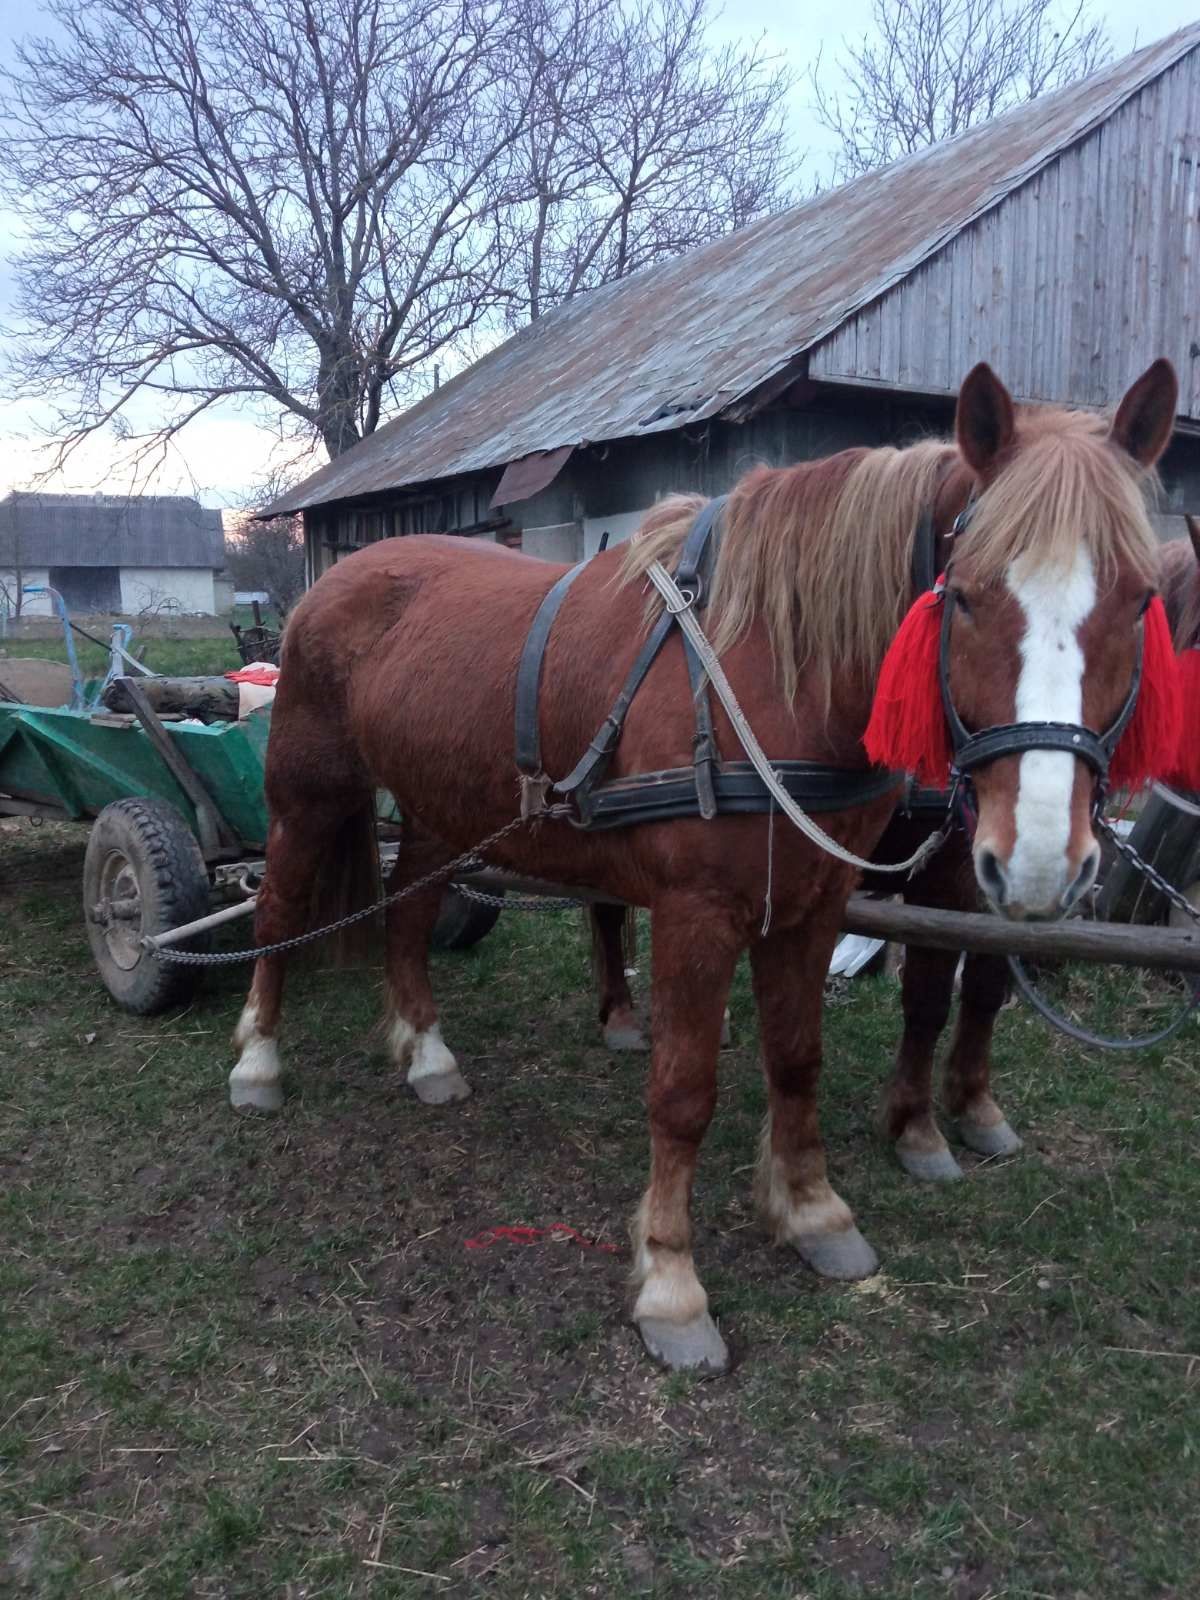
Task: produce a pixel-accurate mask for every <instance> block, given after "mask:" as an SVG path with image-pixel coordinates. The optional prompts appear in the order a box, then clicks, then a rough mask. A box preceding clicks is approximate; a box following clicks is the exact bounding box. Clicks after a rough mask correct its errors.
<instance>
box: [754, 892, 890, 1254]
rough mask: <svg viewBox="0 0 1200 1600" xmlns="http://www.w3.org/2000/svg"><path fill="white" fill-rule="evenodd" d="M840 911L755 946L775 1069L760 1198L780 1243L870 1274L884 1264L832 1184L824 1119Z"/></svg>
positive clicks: (759, 996)
mask: <svg viewBox="0 0 1200 1600" xmlns="http://www.w3.org/2000/svg"><path fill="white" fill-rule="evenodd" d="M841 912H842V904H841V902H840V901H838V902H837V905H836V914H834V915H830V914H829V913H824V914H820V913H819V914H818V916H817V918H815V919H813V920H810V921H809V922H808V923H806V924H803V925H802V926H800V927H798V928H794V929H787V930H785V931H782V932H780V933H775V934H771V935H769V936H768V937H767V938H765V939H760V940H759V941H758V942H757V943H756V944H754V945H752V946H751V949H750V965H751V972H752V975H753V979H754V997H755V1000H756V1001H757V1004H758V1013H759V1018H760V1021H761V1026H762V1053H763V1065H764V1068H765V1070H766V1075H767V1086H768V1104H769V1109H768V1113H767V1123H766V1126H765V1127H764V1129H763V1137H762V1144H761V1147H760V1150H759V1160H758V1170H757V1176H756V1180H755V1197H756V1199H757V1201H758V1206H759V1210H760V1211H761V1213H762V1215H763V1219H764V1221H765V1222H766V1224H767V1226H768V1227H769V1228H770V1230H771V1232H772V1233H773V1235H774V1237H775V1239H776V1241H777V1242H778V1243H780V1244H790V1245H792V1246H793V1248H794V1249H796V1250H797V1251H798V1252H799V1254H800V1255H801V1257H802V1258H803V1259H804V1261H805V1262H806V1263H807V1264H808V1265H809V1266H810V1267H811V1268H812V1269H813V1271H814V1272H819V1273H820V1274H821V1275H822V1276H823V1277H826V1278H866V1277H868V1276H869V1275H870V1274H871V1273H872V1272H874V1271H875V1270H876V1268H877V1267H878V1265H879V1261H878V1258H877V1256H876V1254H875V1252H874V1250H872V1249H871V1246H870V1245H869V1244H868V1243H867V1241H866V1240H865V1239H864V1238H863V1236H862V1234H861V1233H859V1231H858V1229H857V1228H856V1227H855V1225H854V1218H853V1217H852V1215H851V1214H850V1208H849V1206H847V1205H846V1203H845V1201H844V1200H842V1199H841V1198H840V1197H839V1196H838V1195H837V1194H835V1192H834V1190H833V1189H832V1187H831V1186H830V1183H829V1180H828V1178H827V1176H826V1171H825V1149H824V1146H823V1145H822V1143H821V1133H820V1128H819V1126H818V1120H817V1085H818V1080H819V1078H820V1074H821V1003H822V998H823V991H824V982H825V974H826V972H827V971H828V969H829V958H830V956H831V955H832V954H833V946H834V943H835V941H836V939H837V935H838V923H839V922H840V920H841Z"/></svg>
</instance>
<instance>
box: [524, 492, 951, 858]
mask: <svg viewBox="0 0 1200 1600" xmlns="http://www.w3.org/2000/svg"><path fill="white" fill-rule="evenodd" d="M726 499H727V496H725V495H722V496H720V497H719V498H718V499H715V500H710V501H708V502H707V504H706V505H705V506H704V507H703V508H702V509H701V510H700V512H699V513H698V515H697V517H696V519H695V521H694V522H693V523H692V526H691V528H690V529H689V530H688V533H687V536H686V538H685V539H684V543H683V548H682V550H681V552H680V556H679V561H678V564H677V565H676V568H675V582H676V583H677V584H678V586H679V588H680V589H681V590H682V591H683V593H684V595H685V596H688V597H691V598H692V603H693V604H694V605H695V606H696V607H697V608H702V607H703V605H704V599H705V590H706V587H707V584H708V581H709V577H710V574H711V570H712V562H713V554H714V548H715V545H716V542H717V538H719V531H718V522H719V519H720V516H721V513H722V511H723V509H724V507H725V502H726ZM928 525H929V535H930V540H931V538H932V528H933V524H932V518H929V519H928ZM714 534H716V537H714ZM925 543H926V540H925V539H923V538H922V537H921V536H920V534H918V538H917V540H916V542H915V545H914V564H915V562H916V559H917V556H916V551H917V547H918V546H924V545H925ZM929 559H930V560H932V552H931V551H930V555H929ZM587 565H588V561H587V560H584V561H581V562H579V563H578V564H577V565H576V566H574V567H572V568H571V569H570V571H569V572H565V573H564V574H563V575H562V577H561V578H559V579H558V581H557V582H556V583H555V584H554V586H553V587H552V588H551V589H550V591H549V593H548V594H547V595H546V597H545V598H544V599H543V601H542V603H541V605H540V606H539V607H538V609H537V613H536V614H535V616H534V619H533V622H532V624H531V625H530V629H529V633H528V635H527V636H526V639H525V644H524V647H523V649H522V651H521V660H520V665H519V666H518V668H517V693H516V762H517V770H518V771H519V773H520V775H521V810H522V814H523V815H526V816H532V815H536V814H537V813H538V812H539V811H541V810H543V809H544V807H545V804H546V797H547V794H548V792H549V791H550V790H551V789H553V790H554V792H555V794H557V795H560V796H562V797H563V798H564V799H566V800H570V801H572V802H573V803H574V805H575V810H576V816H575V818H574V819H573V820H574V821H575V823H576V825H577V826H579V827H583V828H592V829H602V828H627V827H632V826H633V825H634V824H635V823H640V822H664V821H668V820H670V819H672V818H676V817H697V816H698V817H702V818H704V819H705V820H706V821H711V819H712V818H713V817H715V816H717V815H718V814H721V813H724V814H745V813H754V812H767V811H769V810H770V809H771V807H772V801H771V797H770V796H769V795H768V793H767V791H766V788H765V787H764V785H763V783H762V780H761V779H760V778H759V776H758V774H757V773H756V772H755V771H754V768H753V767H752V766H751V765H750V763H749V762H748V761H722V760H721V759H720V756H719V755H718V752H717V745H716V738H715V736H714V733H713V722H712V708H711V706H710V703H709V697H708V687H707V681H706V678H705V673H704V669H703V667H702V665H701V663H700V661H699V659H698V657H697V656H696V653H695V651H694V650H693V648H692V646H691V644H690V643H689V642H688V640H687V638H686V637H684V639H683V653H684V659H685V661H686V662H687V670H688V679H689V681H690V683H691V688H692V700H693V704H694V706H695V714H696V731H695V735H694V737H693V740H692V765H691V766H690V767H669V768H666V769H664V770H662V771H659V772H645V773H639V774H638V775H637V776H635V777H630V778H617V779H614V780H611V781H609V782H607V783H605V782H601V781H600V780H601V779H602V778H603V776H604V773H605V771H606V769H607V767H608V764H609V762H610V761H611V759H612V754H613V751H614V750H615V749H616V747H617V742H618V740H619V739H620V737H621V731H622V729H623V728H624V726H625V718H626V715H627V714H628V711H629V707H630V705H631V704H632V702H633V697H634V695H635V694H636V693H637V691H638V689H639V688H640V687H641V684H642V682H643V680H644V679H645V677H646V674H647V673H648V672H649V670H650V668H651V666H652V665H653V663H654V661H655V659H656V658H657V656H658V653H659V651H660V650H661V649H662V647H663V645H664V644H665V642H666V640H667V637H668V635H669V634H670V633H671V632H672V630H673V629H674V627H675V618H674V616H673V614H672V613H671V612H670V611H668V610H664V611H663V612H662V614H661V615H660V616H659V617H658V619H657V620H656V621H655V623H654V626H653V627H652V628H651V629H650V632H649V633H648V634H647V636H646V639H645V641H644V643H643V644H642V647H641V649H640V650H639V651H638V654H637V656H636V657H635V659H634V663H633V666H632V667H631V668H630V670H629V674H628V676H627V677H626V679H625V682H624V684H623V686H622V688H621V692H620V694H619V695H618V696H617V698H616V700H615V701H614V702H613V706H612V709H611V710H610V711H609V713H608V716H607V717H605V719H604V721H603V723H601V725H600V728H599V730H598V731H597V733H596V735H595V737H594V738H593V739H592V741H591V743H590V744H589V745H588V747H587V749H586V750H585V751H584V753H583V755H582V756H581V758H580V759H579V761H578V762H577V763H576V764H575V766H574V767H573V768H572V769H571V771H570V772H569V773H568V774H567V775H566V777H565V778H560V779H559V780H558V781H557V782H555V781H554V780H552V779H551V778H550V777H549V776H548V775H547V773H546V772H545V770H544V768H543V766H542V750H541V733H540V728H539V719H538V700H539V688H540V685H541V677H542V663H543V660H544V658H545V653H546V645H547V643H548V641H549V638H550V632H551V629H552V627H553V625H554V619H555V618H556V616H557V615H558V612H559V609H560V608H561V606H562V603H563V601H564V600H565V599H566V597H567V593H568V591H569V589H570V587H571V585H572V584H573V583H574V582H575V579H576V578H577V577H578V576H579V574H580V573H581V572H582V571H583V570H584V568H585V567H586V566H587ZM930 582H932V579H931V580H930ZM772 765H773V766H774V767H775V769H776V771H777V772H778V774H779V777H780V780H781V781H782V783H783V786H784V788H785V789H786V790H787V792H788V793H789V794H790V795H791V796H792V798H793V799H794V800H795V801H796V802H797V804H798V805H801V806H803V807H804V808H805V809H806V810H809V811H817V812H821V811H843V810H847V809H849V808H850V807H852V806H859V805H866V804H867V803H868V801H871V800H877V799H879V798H880V797H881V796H882V795H885V794H887V793H889V792H890V791H891V790H893V789H894V788H895V787H896V785H897V782H898V779H897V775H896V774H895V773H893V772H886V771H881V770H880V769H879V768H878V767H868V768H863V769H861V770H855V769H854V768H850V767H835V766H830V765H827V764H826V763H824V762H819V761H780V762H775V763H772Z"/></svg>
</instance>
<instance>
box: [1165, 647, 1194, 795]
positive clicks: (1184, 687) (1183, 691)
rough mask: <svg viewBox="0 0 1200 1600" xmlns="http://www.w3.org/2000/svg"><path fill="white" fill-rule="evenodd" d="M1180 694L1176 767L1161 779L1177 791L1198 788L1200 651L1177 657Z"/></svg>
mask: <svg viewBox="0 0 1200 1600" xmlns="http://www.w3.org/2000/svg"><path fill="white" fill-rule="evenodd" d="M1179 693H1180V700H1181V702H1182V706H1183V711H1182V714H1181V716H1180V719H1179V744H1178V745H1177V747H1176V751H1175V764H1174V766H1173V767H1172V768H1171V769H1170V771H1168V772H1167V773H1166V774H1165V775H1164V776H1165V777H1166V780H1167V782H1168V783H1173V784H1174V785H1175V786H1176V788H1179V789H1193V790H1195V789H1200V648H1197V647H1195V646H1193V648H1192V649H1190V650H1185V651H1184V652H1183V653H1182V655H1181V656H1180V657H1179Z"/></svg>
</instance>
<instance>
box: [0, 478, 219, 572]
mask: <svg viewBox="0 0 1200 1600" xmlns="http://www.w3.org/2000/svg"><path fill="white" fill-rule="evenodd" d="M14 559H15V560H18V561H19V562H20V563H21V564H22V565H23V566H27V567H223V566H224V565H225V536H224V532H223V529H222V525H221V513H220V512H219V511H208V510H205V508H204V507H203V506H202V505H201V504H200V502H199V501H198V500H192V499H189V498H188V497H187V496H186V495H99V494H97V495H86V494H32V493H26V492H23V491H17V492H14V493H13V494H10V495H8V496H7V497H6V498H5V499H4V500H3V501H0V568H3V567H4V566H6V565H9V566H11V565H12V563H13V561H14Z"/></svg>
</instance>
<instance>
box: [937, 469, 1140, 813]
mask: <svg viewBox="0 0 1200 1600" xmlns="http://www.w3.org/2000/svg"><path fill="white" fill-rule="evenodd" d="M973 506H974V501H973V500H972V501H969V502H968V503H967V506H966V507H965V509H964V510H963V511H962V512H960V513H959V515H958V517H957V518H956V519H955V522H954V527H953V529H952V531H951V538H953V537H955V536H956V535H958V534H960V533H961V532H962V531H963V529H964V528H965V527H966V526H967V523H968V521H969V519H970V514H971V511H972V509H973ZM950 570H951V569H950V565H949V564H948V565H947V568H946V572H945V574H944V576H943V577H942V578H941V579H940V580H939V582H938V584H937V587H936V589H935V593H937V594H939V595H940V597H941V605H942V629H941V641H940V645H939V649H938V684H939V687H940V690H941V696H942V710H943V712H944V713H945V717H946V724H947V727H948V728H949V730H950V748H951V750H952V751H953V757H954V759H953V764H952V767H951V781H952V785H953V786H956V787H958V789H959V791H960V793H961V792H962V791H963V790H965V789H969V787H970V780H971V776H972V774H973V773H975V772H977V771H978V770H979V768H980V767H986V766H989V765H990V764H991V763H992V762H993V761H998V760H999V759H1000V757H1001V756H1021V755H1025V754H1026V753H1027V752H1028V751H1030V750H1060V751H1063V752H1064V753H1065V754H1067V755H1071V756H1078V757H1079V759H1080V760H1081V761H1084V762H1086V763H1087V765H1088V766H1089V767H1090V768H1091V769H1092V774H1093V777H1094V779H1095V786H1094V793H1093V797H1092V809H1093V812H1096V811H1098V810H1099V809H1100V807H1101V805H1102V804H1103V802H1104V799H1105V796H1106V795H1107V792H1108V769H1109V766H1110V764H1111V762H1112V758H1113V752H1114V750H1115V749H1116V747H1117V741H1118V740H1119V739H1120V737H1121V735H1122V734H1123V733H1124V732H1125V729H1126V728H1127V727H1128V726H1129V720H1130V718H1131V717H1132V716H1133V713H1134V710H1135V708H1136V706H1137V697H1138V690H1139V689H1140V688H1141V683H1142V648H1143V641H1144V636H1145V628H1144V625H1143V624H1142V623H1141V622H1140V621H1139V625H1138V639H1137V655H1136V657H1135V659H1134V663H1133V675H1132V678H1131V680H1130V684H1129V692H1128V694H1127V695H1126V696H1125V700H1124V703H1123V704H1122V706H1121V709H1120V711H1118V712H1117V715H1116V716H1115V717H1114V719H1113V721H1112V722H1111V723H1110V724H1109V726H1108V727H1107V728H1106V729H1105V730H1104V732H1103V733H1096V732H1095V730H1094V729H1092V728H1088V727H1085V726H1084V725H1083V724H1082V723H1078V722H1051V721H1028V722H1002V723H996V724H994V725H993V726H992V727H990V728H981V729H980V730H979V731H978V732H977V733H972V732H971V731H970V729H969V728H968V727H967V726H966V724H965V723H964V722H963V720H962V718H961V717H960V716H959V714H958V709H957V707H956V706H955V704H954V696H953V694H952V692H951V689H950V636H951V630H952V628H953V626H954V609H955V606H954V597H953V593H952V591H951V590H950V588H949V585H948V580H949V576H950Z"/></svg>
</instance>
